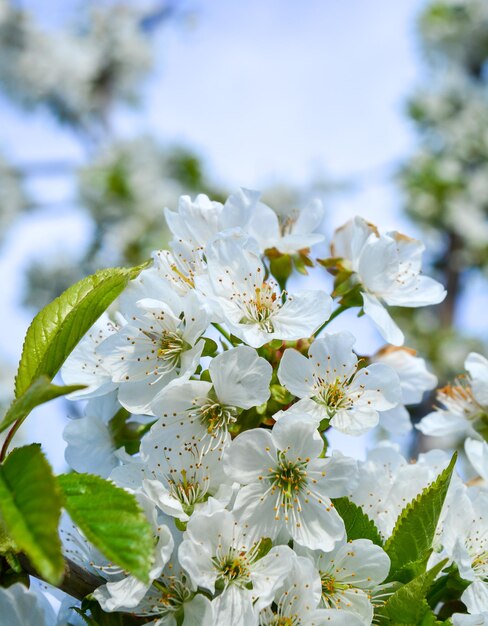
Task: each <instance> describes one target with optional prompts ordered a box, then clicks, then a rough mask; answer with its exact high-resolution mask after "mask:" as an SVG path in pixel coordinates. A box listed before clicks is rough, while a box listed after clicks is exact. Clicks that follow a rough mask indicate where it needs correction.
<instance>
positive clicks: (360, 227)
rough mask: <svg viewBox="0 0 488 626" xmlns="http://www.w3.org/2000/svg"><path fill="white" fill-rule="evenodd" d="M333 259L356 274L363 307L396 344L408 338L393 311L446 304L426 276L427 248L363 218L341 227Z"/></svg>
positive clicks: (442, 292) (440, 291)
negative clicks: (384, 231) (391, 308)
mask: <svg viewBox="0 0 488 626" xmlns="http://www.w3.org/2000/svg"><path fill="white" fill-rule="evenodd" d="M331 248H332V255H333V256H334V257H338V258H340V259H341V260H342V263H343V265H344V266H345V268H346V269H348V270H349V271H351V272H353V273H354V276H355V277H356V279H357V281H358V284H359V289H360V292H361V295H362V298H363V307H364V312H365V313H366V315H368V316H369V318H370V319H371V321H372V322H373V323H374V325H375V326H376V328H377V329H378V331H379V332H380V334H381V335H382V336H383V337H384V339H386V341H388V342H389V343H391V344H393V345H402V344H403V341H404V336H403V333H402V331H401V330H400V329H399V328H398V326H397V325H396V323H395V322H394V321H393V319H392V318H391V316H390V314H389V313H388V311H387V309H386V307H385V304H386V305H388V306H404V307H419V306H427V305H430V304H438V303H439V302H442V300H444V298H445V296H446V292H445V290H444V288H443V287H442V285H441V284H440V283H438V282H437V281H435V280H433V279H432V278H428V277H426V276H423V275H422V274H421V264H422V261H421V257H422V253H423V251H424V245H423V244H422V243H421V242H420V241H417V240H416V239H411V238H410V237H407V236H405V235H402V234H401V233H398V232H391V233H387V234H384V235H380V234H379V232H378V230H377V229H376V227H375V226H373V225H372V224H369V223H368V222H366V221H365V220H363V219H362V218H360V217H356V218H355V219H354V220H351V221H349V222H347V223H346V224H345V225H344V226H342V227H341V228H339V229H338V230H337V231H336V232H335V235H334V239H333V241H332V244H331Z"/></svg>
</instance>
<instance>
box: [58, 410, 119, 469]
mask: <svg viewBox="0 0 488 626" xmlns="http://www.w3.org/2000/svg"><path fill="white" fill-rule="evenodd" d="M63 439H64V440H65V441H66V442H67V444H68V445H67V446H66V450H65V453H64V456H65V458H66V461H67V463H68V464H69V465H70V466H71V467H72V468H73V469H74V470H75V471H77V472H88V473H91V474H98V475H99V476H102V477H103V478H107V476H108V475H109V474H110V472H111V471H112V470H113V469H114V468H115V467H117V465H119V460H118V459H117V457H116V456H115V454H114V453H115V446H114V443H113V441H112V435H111V433H110V430H109V427H108V426H107V425H106V424H105V423H104V422H103V421H102V420H100V419H98V418H97V417H93V416H87V417H80V418H79V419H75V420H72V421H71V422H69V423H68V424H66V426H65V428H64V431H63Z"/></svg>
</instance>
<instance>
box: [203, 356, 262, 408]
mask: <svg viewBox="0 0 488 626" xmlns="http://www.w3.org/2000/svg"><path fill="white" fill-rule="evenodd" d="M209 370H210V376H211V378H212V383H213V385H214V387H215V391H216V393H217V397H218V399H219V400H220V402H222V403H223V404H227V405H230V406H237V407H240V408H242V409H250V408H251V407H253V406H259V405H261V404H264V403H265V402H266V401H267V400H268V398H269V394H270V391H269V384H270V382H271V374H272V373H273V368H272V367H271V365H270V364H269V363H268V361H266V360H265V359H263V358H262V357H260V356H259V355H258V353H257V352H256V350H254V348H250V347H248V346H239V347H237V348H234V349H233V350H227V351H226V352H223V353H222V354H219V355H218V356H216V357H215V358H214V359H212V361H211V362H210V365H209Z"/></svg>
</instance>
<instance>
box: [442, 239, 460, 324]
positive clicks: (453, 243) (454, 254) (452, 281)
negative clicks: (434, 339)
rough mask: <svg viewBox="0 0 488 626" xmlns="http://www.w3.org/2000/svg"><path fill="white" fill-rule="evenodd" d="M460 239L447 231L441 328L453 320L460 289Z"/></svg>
mask: <svg viewBox="0 0 488 626" xmlns="http://www.w3.org/2000/svg"><path fill="white" fill-rule="evenodd" d="M461 250H462V241H461V239H460V238H459V236H458V235H456V234H455V233H452V232H450V233H449V245H448V248H447V250H446V253H445V258H444V262H443V270H444V273H445V286H446V290H447V296H446V299H445V300H444V301H443V302H442V303H441V304H440V306H439V319H440V323H441V326H442V327H443V328H450V327H452V325H453V322H454V315H455V313H456V305H457V301H458V299H459V294H460V290H461V271H462V267H461V261H460V258H459V256H460V252H461Z"/></svg>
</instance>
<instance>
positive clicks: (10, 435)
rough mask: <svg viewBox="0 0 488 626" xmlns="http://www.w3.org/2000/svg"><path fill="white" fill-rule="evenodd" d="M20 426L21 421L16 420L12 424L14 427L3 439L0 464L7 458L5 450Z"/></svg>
mask: <svg viewBox="0 0 488 626" xmlns="http://www.w3.org/2000/svg"><path fill="white" fill-rule="evenodd" d="M21 424H22V420H17V421H16V422H14V425H13V426H12V428H11V429H10V430H9V432H8V435H7V436H6V437H5V441H4V442H3V446H2V451H1V452H0V463H2V462H3V460H4V459H5V457H6V456H7V450H8V448H9V446H10V444H11V443H12V439H13V438H14V435H15V433H16V432H17V431H18V430H19V428H20V425H21Z"/></svg>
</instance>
